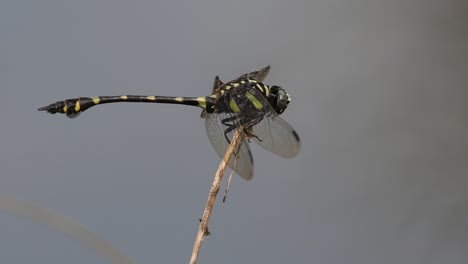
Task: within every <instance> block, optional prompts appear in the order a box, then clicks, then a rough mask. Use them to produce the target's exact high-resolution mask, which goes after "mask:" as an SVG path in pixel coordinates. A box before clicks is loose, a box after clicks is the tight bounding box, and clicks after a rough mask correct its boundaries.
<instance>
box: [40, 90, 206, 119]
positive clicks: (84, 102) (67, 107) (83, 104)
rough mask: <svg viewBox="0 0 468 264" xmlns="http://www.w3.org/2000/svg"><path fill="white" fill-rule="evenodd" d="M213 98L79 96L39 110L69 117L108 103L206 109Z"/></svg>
mask: <svg viewBox="0 0 468 264" xmlns="http://www.w3.org/2000/svg"><path fill="white" fill-rule="evenodd" d="M211 101H212V100H211V99H210V98H207V97H204V96H202V97H174V96H154V95H120V96H96V97H78V98H73V99H67V100H63V101H58V102H55V103H53V104H50V105H48V106H44V107H41V108H39V109H38V110H39V111H47V112H48V113H51V114H55V113H61V114H66V115H67V116H68V117H70V118H73V117H76V116H77V115H78V114H79V113H81V112H84V111H85V110H87V109H89V108H90V107H93V106H95V105H100V104H108V103H120V102H131V103H160V104H183V105H191V106H197V107H200V108H202V109H206V107H207V104H208V105H210V106H211Z"/></svg>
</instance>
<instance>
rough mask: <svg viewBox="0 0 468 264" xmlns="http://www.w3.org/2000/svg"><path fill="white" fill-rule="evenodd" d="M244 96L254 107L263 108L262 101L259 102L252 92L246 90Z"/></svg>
mask: <svg viewBox="0 0 468 264" xmlns="http://www.w3.org/2000/svg"><path fill="white" fill-rule="evenodd" d="M245 97H247V99H249V101H250V102H251V103H252V104H253V106H254V107H255V109H257V110H260V109H262V108H263V104H262V102H260V101H259V100H258V99H257V98H255V96H254V95H253V94H251V93H249V92H246V93H245Z"/></svg>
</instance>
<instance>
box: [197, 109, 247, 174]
mask: <svg viewBox="0 0 468 264" xmlns="http://www.w3.org/2000/svg"><path fill="white" fill-rule="evenodd" d="M231 116H232V114H230V113H217V114H211V115H209V116H208V117H207V118H206V120H205V127H206V132H207V134H208V138H209V140H210V143H211V145H212V146H213V148H214V149H215V151H216V153H217V154H218V156H219V157H221V159H223V158H224V154H226V150H227V149H228V147H229V142H227V140H226V138H225V136H224V131H225V130H226V129H227V126H225V125H223V124H222V123H221V121H222V120H224V119H226V118H229V117H231ZM235 131H236V129H234V130H233V131H231V132H229V133H228V134H227V136H228V138H229V140H230V141H231V140H232V137H233V136H234V133H235ZM242 141H243V142H242V144H241V145H240V148H239V150H238V151H237V152H236V153H235V155H231V158H230V160H229V161H227V164H228V166H229V167H230V168H231V169H232V170H234V171H235V172H236V173H237V174H238V175H239V176H241V177H242V178H244V179H246V180H250V179H252V177H253V157H252V153H251V152H250V148H249V145H248V143H247V142H246V141H245V137H244V139H242Z"/></svg>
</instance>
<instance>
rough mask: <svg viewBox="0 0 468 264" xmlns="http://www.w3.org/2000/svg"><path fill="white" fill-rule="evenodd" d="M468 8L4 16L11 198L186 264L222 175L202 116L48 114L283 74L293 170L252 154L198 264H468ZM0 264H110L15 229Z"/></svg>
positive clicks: (2, 118) (224, 8) (303, 7)
mask: <svg viewBox="0 0 468 264" xmlns="http://www.w3.org/2000/svg"><path fill="white" fill-rule="evenodd" d="M467 6H468V4H467V3H466V1H463V0H460V1H422V0H421V1H416V0H414V1H407V0H399V1H359V0H318V1H305V0H304V1H266V0H263V1H245V0H239V1H215V0H211V1H188V0H186V1H144V0H137V1H123V0H118V1H115V0H114V1H110V0H101V1H94V0H93V1H91V0H83V1H58V0H56V1H50V0H43V1H32V0H30V1H26V0H24V1H13V0H10V1H8V0H7V1H2V2H1V3H0V25H1V27H0V87H1V96H0V124H1V130H0V131H1V137H0V144H1V145H0V146H1V150H0V179H1V184H0V193H1V194H2V195H7V196H12V197H16V198H19V199H22V200H25V201H32V202H34V203H35V204H36V205H39V206H41V207H44V208H49V209H51V210H54V211H55V212H59V213H61V214H63V215H65V216H67V217H69V218H71V219H74V220H76V221H79V222H80V223H82V224H83V225H86V226H87V227H89V228H90V229H91V230H93V231H95V232H96V233H97V234H99V235H101V236H102V237H104V238H106V239H107V240H108V241H111V242H112V243H113V244H114V245H115V246H117V247H118V248H120V249H121V250H122V252H124V253H125V254H126V255H128V256H129V257H131V258H132V259H134V260H135V261H136V262H137V263H186V262H187V261H188V259H189V256H190V252H191V249H192V244H193V239H194V237H195V233H196V229H197V226H198V218H199V217H200V216H201V213H202V210H203V206H204V203H205V200H206V196H207V193H208V189H209V186H210V184H211V180H212V176H213V173H214V171H215V169H216V167H217V166H218V163H219V158H218V157H217V156H216V154H215V152H214V151H213V150H212V149H211V146H210V144H209V142H208V139H207V137H206V135H205V131H204V123H203V121H202V120H201V119H200V118H199V114H200V110H199V109H195V108H190V107H186V106H171V105H169V106H168V105H151V104H114V105H106V106H101V107H96V108H93V109H90V110H88V111H87V112H85V113H84V114H82V115H81V116H80V117H79V118H77V119H74V120H70V119H68V118H66V117H65V116H59V115H55V116H52V115H48V114H45V113H40V112H37V111H36V108H37V107H40V106H43V105H47V104H49V103H53V102H55V101H57V100H61V99H65V98H73V97H78V96H94V95H120V94H148V95H153V94H154V95H175V96H178V95H183V96H199V95H207V94H208V93H209V91H210V89H211V85H212V81H213V78H214V76H215V75H217V74H219V75H220V77H221V79H222V80H225V81H227V80H231V79H233V78H235V77H237V76H238V75H240V74H242V73H244V72H248V71H250V70H253V69H256V68H260V67H263V66H265V65H268V64H270V65H272V70H271V72H270V75H269V77H268V78H267V79H266V83H269V84H280V85H283V86H284V87H285V88H287V89H288V91H289V93H290V94H291V95H292V97H293V102H292V104H291V105H290V107H289V108H288V109H287V111H286V112H285V113H284V115H283V117H284V118H285V119H286V120H287V121H288V122H289V123H290V124H291V125H292V126H294V127H295V128H296V129H297V131H298V133H299V135H300V136H301V138H302V149H301V153H300V154H299V156H298V157H296V158H294V159H291V160H286V159H282V158H279V157H276V156H274V155H273V154H271V153H268V152H265V151H264V150H263V149H261V148H258V147H256V146H253V152H254V156H255V162H256V167H255V178H254V179H253V180H252V181H251V182H246V181H243V180H242V179H240V178H239V177H236V178H234V181H233V184H232V187H231V190H230V195H229V197H228V202H227V203H226V204H221V203H218V204H217V205H216V207H215V210H214V215H213V217H212V219H211V223H210V230H211V231H212V233H213V235H212V236H211V237H209V238H207V239H206V240H205V243H204V245H203V247H202V252H201V256H200V263H333V264H335V263H347V264H349V263H356V264H358V263H467V262H468V253H467V252H468V210H467V205H468V192H467V190H468V162H467V158H468V148H467V147H468V136H467V135H468V122H467V117H468V115H467V112H468V110H467V108H468V107H467V106H466V105H467V103H466V101H467V96H468V92H467V89H466V88H467V85H466V84H467V81H468V74H467V73H468V71H467V70H468V68H467V61H468V32H467V29H466V28H467V26H466V25H467V14H468V12H467ZM0 217H1V222H0V223H1V224H0V237H1V239H0V258H1V260H2V263H70V264H71V263H103V262H104V261H105V260H104V259H103V258H102V256H100V255H97V254H96V253H95V252H93V251H91V250H89V249H88V248H86V247H84V246H82V245H81V244H79V243H78V242H77V241H76V240H74V239H71V238H69V237H67V236H65V235H64V234H62V233H60V232H58V231H56V230H54V229H52V228H50V227H48V226H45V225H42V224H38V223H36V222H34V221H32V220H30V219H26V218H23V217H20V216H17V215H14V214H11V213H9V212H6V211H0Z"/></svg>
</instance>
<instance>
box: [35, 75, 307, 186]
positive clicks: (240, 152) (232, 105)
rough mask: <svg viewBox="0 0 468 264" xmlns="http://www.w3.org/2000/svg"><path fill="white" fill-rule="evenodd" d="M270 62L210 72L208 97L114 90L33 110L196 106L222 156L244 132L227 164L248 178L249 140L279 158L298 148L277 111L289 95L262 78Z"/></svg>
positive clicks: (250, 162)
mask: <svg viewBox="0 0 468 264" xmlns="http://www.w3.org/2000/svg"><path fill="white" fill-rule="evenodd" d="M269 71H270V66H267V67H265V68H262V69H260V70H255V71H251V72H249V73H245V74H242V75H241V76H240V77H238V78H236V79H234V80H232V81H229V82H226V83H224V82H222V81H221V79H220V78H219V77H218V76H216V77H215V80H214V83H213V89H212V93H211V94H210V95H208V96H200V97H181V96H178V97H176V96H157V95H118V96H96V97H78V98H73V99H66V100H62V101H58V102H55V103H52V104H50V105H47V106H44V107H41V108H39V109H38V110H39V111H47V112H48V113H51V114H55V113H61V114H65V115H66V116H67V117H69V118H75V117H77V116H78V115H79V114H80V113H82V112H84V111H86V110H87V109H89V108H91V107H93V106H96V105H102V104H108V103H120V102H133V103H159V104H181V105H189V106H195V107H199V108H201V109H202V113H201V118H203V119H205V128H206V132H207V134H208V138H209V141H210V143H211V145H212V146H213V148H214V149H215V151H216V153H217V154H218V156H220V157H221V158H223V157H224V154H225V152H226V150H227V149H228V147H229V144H230V143H231V140H232V138H233V136H234V134H235V132H236V131H237V130H238V129H239V130H241V131H243V132H244V135H245V136H244V137H242V142H241V144H240V146H239V147H238V149H237V150H236V151H235V153H234V155H231V158H230V159H229V160H227V161H226V163H227V165H228V166H229V167H230V168H231V169H232V170H233V171H234V172H236V173H237V174H238V175H239V176H241V177H242V178H243V179H246V180H250V179H252V178H253V175H254V170H253V165H254V161H253V157H252V152H251V150H250V147H249V143H250V142H251V141H254V142H256V143H257V144H258V145H260V146H261V147H263V148H264V149H266V150H268V151H270V152H272V153H274V154H277V155H279V156H281V157H285V158H292V157H294V156H296V155H297V154H298V152H299V149H300V139H299V135H298V134H297V132H296V131H295V130H294V129H293V128H292V127H291V125H289V124H288V123H287V122H286V121H285V120H284V119H282V118H281V117H280V116H279V115H281V114H282V113H283V112H284V111H285V109H286V108H287V107H288V104H289V103H290V102H291V97H290V95H289V94H288V93H287V92H286V90H285V89H283V88H282V87H281V86H278V85H272V86H269V85H266V84H264V83H263V80H264V79H265V77H266V76H267V75H268V73H269Z"/></svg>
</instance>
